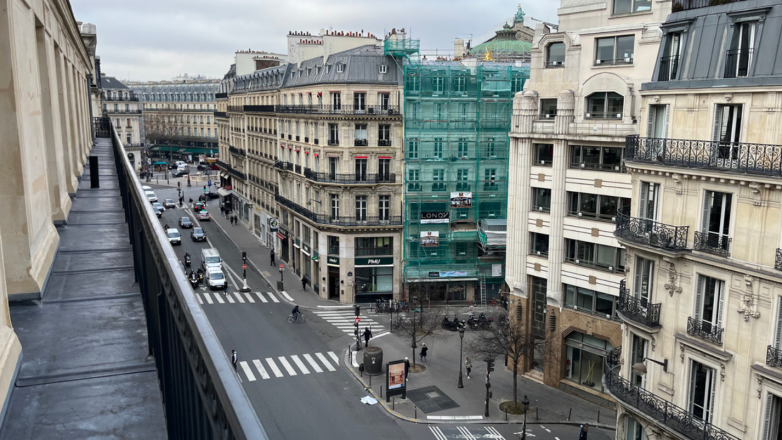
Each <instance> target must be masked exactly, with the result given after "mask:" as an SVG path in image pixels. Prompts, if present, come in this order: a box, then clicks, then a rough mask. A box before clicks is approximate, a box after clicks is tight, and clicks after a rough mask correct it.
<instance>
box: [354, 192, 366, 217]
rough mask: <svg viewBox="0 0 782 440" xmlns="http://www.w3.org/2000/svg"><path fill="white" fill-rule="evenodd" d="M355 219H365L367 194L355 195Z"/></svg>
mask: <svg viewBox="0 0 782 440" xmlns="http://www.w3.org/2000/svg"><path fill="white" fill-rule="evenodd" d="M356 221H358V222H364V221H367V196H356Z"/></svg>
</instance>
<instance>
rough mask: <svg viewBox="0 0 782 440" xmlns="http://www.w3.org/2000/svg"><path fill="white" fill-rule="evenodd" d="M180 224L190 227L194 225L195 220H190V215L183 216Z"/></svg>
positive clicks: (186, 227)
mask: <svg viewBox="0 0 782 440" xmlns="http://www.w3.org/2000/svg"><path fill="white" fill-rule="evenodd" d="M179 226H181V227H183V228H185V229H188V228H192V227H193V222H192V221H190V217H182V218H180V219H179Z"/></svg>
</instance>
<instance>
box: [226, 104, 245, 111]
mask: <svg viewBox="0 0 782 440" xmlns="http://www.w3.org/2000/svg"><path fill="white" fill-rule="evenodd" d="M228 111H229V112H237V113H242V112H244V106H243V105H229V106H228Z"/></svg>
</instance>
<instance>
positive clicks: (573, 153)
mask: <svg viewBox="0 0 782 440" xmlns="http://www.w3.org/2000/svg"><path fill="white" fill-rule="evenodd" d="M570 163H572V164H580V163H581V147H580V146H578V145H574V146H573V147H571V148H570Z"/></svg>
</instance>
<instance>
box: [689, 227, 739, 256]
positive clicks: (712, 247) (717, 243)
mask: <svg viewBox="0 0 782 440" xmlns="http://www.w3.org/2000/svg"><path fill="white" fill-rule="evenodd" d="M730 242H731V238H730V237H727V236H725V235H722V234H718V233H716V232H698V231H695V242H694V244H693V249H695V250H698V251H702V252H709V253H712V254H717V255H721V256H723V257H727V256H728V255H730V250H729V248H730Z"/></svg>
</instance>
